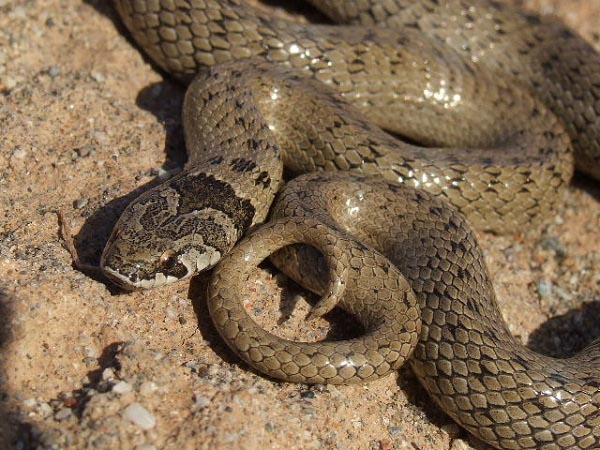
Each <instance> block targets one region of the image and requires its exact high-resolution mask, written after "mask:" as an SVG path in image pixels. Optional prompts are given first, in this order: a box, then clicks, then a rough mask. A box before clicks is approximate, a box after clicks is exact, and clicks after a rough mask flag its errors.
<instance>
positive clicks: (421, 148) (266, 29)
mask: <svg viewBox="0 0 600 450" xmlns="http://www.w3.org/2000/svg"><path fill="white" fill-rule="evenodd" d="M311 3H313V4H314V5H315V6H316V7H318V8H319V9H320V10H321V11H322V12H323V13H324V14H325V15H327V17H329V18H330V20H331V21H334V22H337V23H342V24H343V25H330V24H300V23H295V22H290V21H288V20H284V19H279V18H276V17H273V16H272V15H270V14H268V13H267V12H266V11H265V10H264V9H263V8H258V7H253V6H251V5H250V4H248V3H245V2H244V1H242V0H115V5H116V8H117V10H118V12H119V14H120V16H121V18H122V20H123V21H124V23H125V25H126V26H127V28H128V29H129V31H130V32H131V34H132V36H133V37H134V39H135V40H136V41H137V42H138V44H139V45H140V46H141V47H142V48H143V49H144V51H145V52H146V53H147V54H148V55H149V56H150V58H151V59H152V60H153V61H154V62H155V63H156V64H157V65H158V66H160V67H161V68H163V69H164V70H166V71H167V72H168V73H169V74H171V75H172V76H174V77H175V78H177V79H179V80H181V81H183V82H186V83H189V82H190V81H191V84H190V86H189V87H188V91H187V93H186V97H185V101H184V106H183V123H184V133H185V140H186V146H187V152H188V162H187V164H186V166H185V168H184V170H183V171H182V172H181V173H179V174H178V175H176V176H175V177H173V178H171V179H170V180H168V181H166V182H165V183H164V184H162V185H160V186H158V187H156V188H154V189H151V190H149V191H147V192H145V193H144V194H142V195H141V196H140V197H139V198H138V199H136V200H135V201H134V202H133V203H132V204H130V205H129V206H128V207H127V208H126V209H125V211H124V213H123V215H122V216H121V218H120V219H119V222H118V223H117V225H116V227H115V229H114V231H113V234H112V236H111V238H110V239H109V242H108V244H107V247H106V249H105V251H104V253H103V256H102V261H101V265H102V267H103V269H104V271H105V273H106V274H107V275H108V276H109V277H110V278H111V279H113V280H114V281H115V282H116V283H118V284H120V285H122V286H124V287H126V288H129V289H134V288H151V287H155V286H160V285H162V284H165V283H170V282H173V281H177V280H180V279H183V278H187V277H189V276H192V275H194V274H196V273H198V272H200V271H202V270H205V269H208V268H211V267H213V266H215V265H216V268H215V271H214V275H213V277H212V281H211V282H210V285H209V293H208V301H209V308H210V311H211V315H212V317H213V320H214V322H215V324H216V326H217V329H218V330H219V332H220V333H221V335H222V336H223V337H224V339H225V340H226V341H227V343H228V344H229V345H230V346H231V347H232V349H233V350H234V351H236V352H237V353H238V354H239V355H240V356H241V357H242V358H243V359H244V360H245V361H247V362H248V363H249V364H251V365H253V366H254V367H256V368H257V369H258V370H260V371H262V372H264V373H266V374H268V375H269V376H272V377H275V378H280V379H283V380H289V381H294V382H307V383H349V382H357V381H364V380H371V379H375V378H377V377H380V376H383V375H385V374H387V373H389V372H390V371H391V370H394V369H396V368H398V367H399V366H400V365H401V364H403V363H404V361H405V360H407V359H408V361H409V363H410V364H411V366H412V368H413V370H414V372H415V373H416V375H417V377H418V379H419V380H420V382H421V383H422V384H423V386H424V387H425V388H426V390H427V391H428V392H429V394H430V395H431V397H432V398H433V399H434V400H435V401H436V402H437V403H438V404H439V405H440V407H441V408H443V410H444V411H445V412H446V413H447V414H449V415H450V416H451V417H452V418H453V419H454V420H456V421H457V422H458V423H459V424H460V425H461V426H463V427H464V428H465V429H467V430H468V431H469V432H471V433H473V434H474V435H476V436H478V437H479V438H481V439H483V440H484V441H486V442H488V443H489V444H491V445H493V446H495V447H497V448H504V449H517V448H540V449H567V448H577V449H591V448H600V345H598V342H596V343H594V344H592V345H590V346H589V347H588V348H587V349H586V350H584V351H582V352H581V353H579V354H578V355H576V356H573V357H571V358H569V359H553V358H549V357H545V356H543V355H539V354H536V353H534V352H532V351H531V350H529V349H527V348H526V347H524V346H523V345H521V344H520V343H519V342H517V341H516V340H515V339H514V338H513V337H512V336H511V335H510V333H509V332H508V331H507V327H506V325H505V323H504V321H503V320H502V317H501V314H500V312H499V310H498V307H497V305H496V300H495V294H494V290H493V287H492V284H491V281H490V277H489V275H488V272H487V269H486V267H485V263H484V260H483V256H482V253H481V251H480V250H479V247H478V245H477V243H476V240H475V238H474V236H473V233H472V231H471V229H470V226H469V225H468V224H470V225H471V226H474V227H476V228H478V229H482V230H491V231H495V232H506V231H514V230H515V229H518V228H519V227H523V225H524V224H525V225H527V224H529V223H530V222H531V221H533V220H539V218H540V217H544V215H546V214H548V213H549V212H550V211H552V210H553V208H554V207H555V205H556V202H557V201H558V199H559V197H560V193H561V191H562V189H563V187H564V186H565V185H566V184H567V183H568V181H569V179H570V176H571V174H572V171H573V160H575V164H576V165H577V167H578V168H579V169H580V170H582V171H584V172H586V173H588V174H589V175H591V176H594V177H596V178H600V57H599V56H598V55H597V54H596V53H595V52H594V50H593V49H592V47H591V46H590V45H589V44H587V43H586V42H585V41H583V40H582V39H581V38H580V37H578V36H576V35H575V34H574V33H572V32H571V31H569V30H568V29H567V28H565V27H564V26H563V25H561V24H560V23H559V22H557V21H555V20H553V19H549V18H540V17H538V16H535V15H530V14H524V13H521V12H518V11H515V10H513V9H511V8H509V7H508V6H506V5H504V4H503V3H502V2H499V1H494V0H489V1H485V0H482V1H475V0H448V1H440V0H420V1H414V0H410V1H409V0H381V1H375V0H346V1H338V0H321V1H317V0H313V1H312V2H311ZM192 80H193V81H192ZM379 127H381V128H379ZM382 128H383V129H385V130H387V131H388V132H391V133H393V134H395V135H397V136H399V137H402V138H405V139H403V140H398V139H396V138H395V137H392V136H391V135H390V134H388V133H386V132H384V131H382ZM573 150H574V152H573ZM573 153H574V155H575V157H573ZM284 165H285V167H286V170H287V171H288V172H289V173H291V174H304V175H300V176H299V177H298V178H296V179H294V180H292V181H291V182H289V183H288V184H287V185H286V186H285V188H283V190H282V192H279V191H280V190H281V188H282V185H283V182H282V176H283V175H282V174H283V166H284ZM278 192H279V194H278V201H277V203H276V205H275V206H274V207H273V208H271V203H272V202H273V199H274V197H275V195H276V194H277V193H278ZM270 208H271V209H272V211H271V213H270V214H271V219H270V220H271V221H270V222H268V223H267V224H265V225H262V226H258V224H260V223H262V222H264V221H265V220H266V218H267V215H268V214H269V209H270ZM467 223H468V224H467ZM250 229H252V230H251V231H252V232H251V233H249V236H247V237H246V238H244V239H243V240H242V241H241V242H240V243H239V244H238V245H236V242H237V241H238V240H239V239H240V238H241V237H242V236H243V235H244V233H246V231H248V230H250ZM297 244H308V245H297ZM234 245H235V246H234ZM273 252H275V254H274V256H273V260H274V262H275V263H276V264H277V265H280V266H281V267H282V269H283V270H284V271H286V273H288V274H289V275H290V276H291V277H292V278H294V279H296V280H297V281H298V282H300V283H301V284H303V285H304V286H306V287H308V288H309V289H311V290H313V291H314V292H316V293H317V294H319V295H321V299H320V300H319V302H318V303H317V304H316V305H315V306H314V308H313V309H312V311H311V314H312V316H319V315H322V314H324V313H326V312H328V311H329V310H331V309H332V308H333V307H334V306H341V307H343V308H345V309H347V310H349V311H350V312H351V313H353V314H355V315H356V317H357V318H358V320H359V321H360V323H361V324H362V325H363V327H364V329H365V334H364V335H362V336H360V337H358V338H355V339H352V340H345V341H344V340H342V341H336V342H316V343H304V342H291V341H286V340H283V339H280V338H278V337H276V336H273V335H271V334H268V333H266V332H265V331H264V330H262V329H260V328H259V327H258V325H257V324H256V323H255V322H253V321H252V319H251V318H250V317H249V316H248V314H247V313H246V312H245V310H244V308H243V307H242V306H241V302H242V299H243V297H244V287H245V286H246V285H247V282H248V278H249V277H250V276H251V270H252V268H253V267H254V266H255V265H256V264H257V263H258V262H259V261H261V260H262V259H264V258H266V257H267V256H269V255H270V254H271V253H273Z"/></svg>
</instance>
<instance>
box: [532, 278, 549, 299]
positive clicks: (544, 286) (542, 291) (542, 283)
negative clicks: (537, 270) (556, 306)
mask: <svg viewBox="0 0 600 450" xmlns="http://www.w3.org/2000/svg"><path fill="white" fill-rule="evenodd" d="M535 286H536V288H537V291H538V294H539V295H540V297H544V298H548V297H550V296H551V295H552V282H550V281H548V280H546V279H544V278H540V279H538V280H537V281H536V282H535Z"/></svg>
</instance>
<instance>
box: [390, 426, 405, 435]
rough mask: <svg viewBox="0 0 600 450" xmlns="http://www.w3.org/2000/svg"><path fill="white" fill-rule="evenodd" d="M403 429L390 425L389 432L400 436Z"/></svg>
mask: <svg viewBox="0 0 600 450" xmlns="http://www.w3.org/2000/svg"><path fill="white" fill-rule="evenodd" d="M402 431H403V430H402V427H388V433H390V435H392V436H400V435H401V434H402Z"/></svg>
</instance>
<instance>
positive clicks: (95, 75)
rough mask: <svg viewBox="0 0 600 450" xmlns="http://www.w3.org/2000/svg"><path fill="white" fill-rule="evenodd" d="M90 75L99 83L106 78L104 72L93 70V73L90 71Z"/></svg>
mask: <svg viewBox="0 0 600 450" xmlns="http://www.w3.org/2000/svg"><path fill="white" fill-rule="evenodd" d="M90 76H91V77H92V80H94V81H96V82H98V83H102V82H103V81H104V80H105V79H106V77H105V76H104V74H102V73H100V72H92V73H90Z"/></svg>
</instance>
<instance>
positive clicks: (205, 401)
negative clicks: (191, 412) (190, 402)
mask: <svg viewBox="0 0 600 450" xmlns="http://www.w3.org/2000/svg"><path fill="white" fill-rule="evenodd" d="M194 401H195V402H196V406H197V407H198V409H204V408H206V407H207V406H208V405H210V398H208V397H205V396H203V395H201V394H194Z"/></svg>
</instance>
